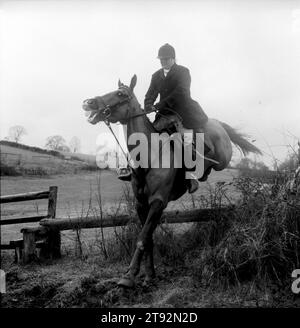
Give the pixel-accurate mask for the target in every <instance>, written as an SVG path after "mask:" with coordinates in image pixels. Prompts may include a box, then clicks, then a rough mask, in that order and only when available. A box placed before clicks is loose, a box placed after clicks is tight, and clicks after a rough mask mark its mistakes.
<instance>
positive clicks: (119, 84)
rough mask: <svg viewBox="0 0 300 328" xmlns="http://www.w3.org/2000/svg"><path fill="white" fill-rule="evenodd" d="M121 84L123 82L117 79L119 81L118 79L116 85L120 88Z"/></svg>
mask: <svg viewBox="0 0 300 328" xmlns="http://www.w3.org/2000/svg"><path fill="white" fill-rule="evenodd" d="M122 85H123V83H122V82H121V81H120V79H119V81H118V87H119V88H121V86H122Z"/></svg>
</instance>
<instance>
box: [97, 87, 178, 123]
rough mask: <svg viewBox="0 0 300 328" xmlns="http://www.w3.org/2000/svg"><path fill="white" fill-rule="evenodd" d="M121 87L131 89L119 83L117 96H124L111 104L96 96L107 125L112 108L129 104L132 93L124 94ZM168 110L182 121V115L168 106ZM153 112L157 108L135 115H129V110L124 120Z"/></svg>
mask: <svg viewBox="0 0 300 328" xmlns="http://www.w3.org/2000/svg"><path fill="white" fill-rule="evenodd" d="M122 89H125V90H129V91H130V92H131V90H130V88H129V87H127V86H126V85H121V86H120V87H119V89H118V91H119V92H118V96H119V97H120V96H122V97H124V99H120V100H119V101H117V102H116V103H114V104H111V105H109V104H106V103H105V101H104V99H103V97H101V96H99V97H97V98H98V99H100V101H101V102H102V104H103V107H102V108H101V107H99V106H98V111H101V112H102V113H103V114H104V116H105V117H104V123H105V124H106V125H108V126H109V124H110V122H109V117H110V116H111V114H112V112H111V110H112V109H113V108H118V107H119V106H121V105H123V104H126V103H127V104H128V105H129V103H130V101H131V100H132V99H133V96H132V94H128V93H127V92H126V93H125V94H124V93H122V92H121V91H122ZM139 106H140V105H139ZM140 108H141V107H140ZM168 111H170V112H172V113H173V114H175V115H176V116H177V117H178V118H179V120H180V121H181V122H182V117H181V116H180V115H179V114H178V113H177V112H176V111H174V110H172V109H171V108H168ZM153 112H158V110H157V109H151V110H147V111H144V110H142V113H139V114H135V115H130V114H129V111H128V112H127V113H128V115H127V117H126V119H124V122H126V123H127V122H128V121H129V120H131V119H133V118H136V117H139V116H144V115H147V114H150V113H153ZM158 114H159V115H161V116H166V115H164V114H162V113H159V112H158Z"/></svg>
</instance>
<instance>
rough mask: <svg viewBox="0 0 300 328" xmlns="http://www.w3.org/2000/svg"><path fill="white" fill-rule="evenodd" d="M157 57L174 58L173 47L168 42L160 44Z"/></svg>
mask: <svg viewBox="0 0 300 328" xmlns="http://www.w3.org/2000/svg"><path fill="white" fill-rule="evenodd" d="M157 58H159V59H161V58H174V59H175V49H174V48H173V47H172V46H171V45H169V44H168V43H166V44H164V45H163V46H161V47H160V48H159V50H158V56H157Z"/></svg>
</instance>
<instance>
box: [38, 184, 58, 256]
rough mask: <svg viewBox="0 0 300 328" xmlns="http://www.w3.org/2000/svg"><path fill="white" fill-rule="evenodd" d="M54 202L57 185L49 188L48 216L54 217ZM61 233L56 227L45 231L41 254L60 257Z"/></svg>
mask: <svg viewBox="0 0 300 328" xmlns="http://www.w3.org/2000/svg"><path fill="white" fill-rule="evenodd" d="M56 202H57V187H56V186H51V187H50V188H49V201H48V218H49V219H55V217H56ZM60 245H61V235H60V230H59V229H57V228H56V227H51V228H50V229H48V232H47V241H46V245H45V247H44V248H43V251H42V253H41V256H44V257H50V258H60V257H61V252H60Z"/></svg>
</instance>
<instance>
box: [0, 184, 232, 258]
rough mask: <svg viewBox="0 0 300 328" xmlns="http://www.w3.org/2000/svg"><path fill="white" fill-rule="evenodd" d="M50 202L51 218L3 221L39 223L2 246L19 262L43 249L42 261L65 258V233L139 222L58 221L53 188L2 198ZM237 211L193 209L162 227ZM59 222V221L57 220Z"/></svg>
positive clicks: (169, 217)
mask: <svg viewBox="0 0 300 328" xmlns="http://www.w3.org/2000/svg"><path fill="white" fill-rule="evenodd" d="M44 198H48V199H49V202H48V214H47V215H46V216H37V217H27V218H19V219H7V220H1V221H0V224H1V225H7V224H16V223H27V222H37V221H38V222H39V226H37V227H28V228H23V229H21V232H22V233H23V239H21V240H17V241H11V242H10V244H9V245H1V248H2V249H15V252H16V260H17V261H18V262H19V261H21V260H22V262H23V263H28V262H31V261H33V260H35V259H37V248H40V252H39V256H40V258H44V257H45V258H49V257H50V258H58V257H60V256H61V250H60V246H61V236H60V231H62V230H76V229H89V228H107V227H116V226H124V225H127V224H128V223H130V222H139V220H138V217H137V216H129V215H118V216H113V215H107V216H105V217H102V218H100V217H95V216H90V217H84V218H82V217H78V218H56V200H57V187H50V188H49V191H40V192H31V193H26V194H19V195H11V196H2V197H1V198H0V202H1V203H9V202H17V201H28V200H35V199H44ZM233 209H234V207H220V208H214V209H193V210H185V211H181V212H180V211H166V212H164V214H163V216H162V218H161V223H186V222H207V221H210V220H213V219H215V217H216V216H220V214H222V216H223V215H229V217H230V213H231V211H232V210H233ZM54 218H55V220H53V219H54Z"/></svg>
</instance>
